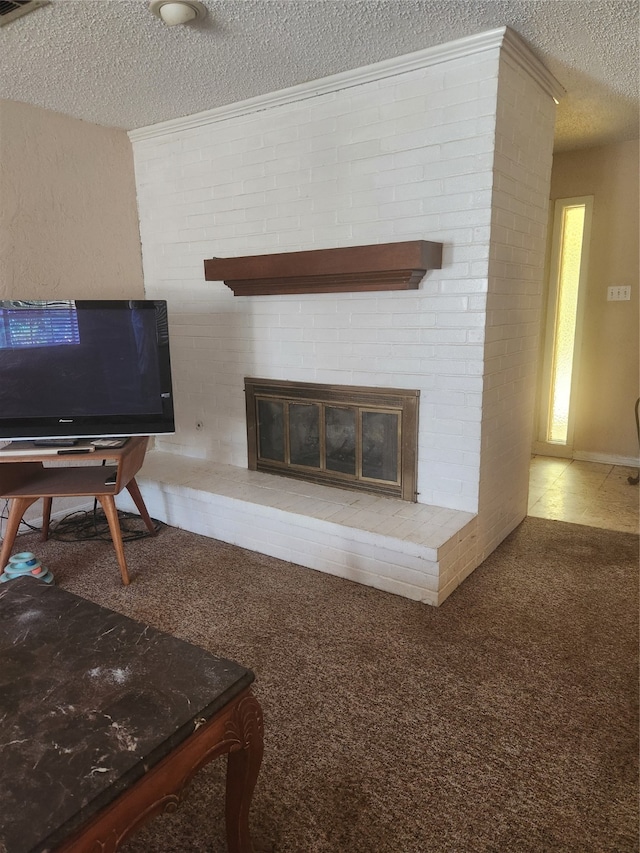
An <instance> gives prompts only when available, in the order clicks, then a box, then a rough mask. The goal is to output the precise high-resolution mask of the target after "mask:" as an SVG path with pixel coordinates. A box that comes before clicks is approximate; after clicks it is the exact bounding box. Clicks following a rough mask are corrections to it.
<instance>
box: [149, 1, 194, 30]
mask: <svg viewBox="0 0 640 853" xmlns="http://www.w3.org/2000/svg"><path fill="white" fill-rule="evenodd" d="M149 8H150V9H151V11H152V12H153V14H154V15H157V16H158V18H161V19H162V20H163V21H164V22H165V24H166V25H167V26H168V27H175V26H176V24H188V23H189V21H194V20H196V19H198V18H204V17H205V15H206V14H207V10H206V7H205V6H203V4H202V3H199V2H198V0H151V3H149Z"/></svg>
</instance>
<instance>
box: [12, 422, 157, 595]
mask: <svg viewBox="0 0 640 853" xmlns="http://www.w3.org/2000/svg"><path fill="white" fill-rule="evenodd" d="M148 441H149V439H148V437H147V436H135V437H133V438H130V439H129V440H128V441H127V442H126V444H125V445H124V446H123V447H115V448H97V447H96V448H92V452H91V453H90V454H89V458H88V459H87V458H86V457H83V458H82V461H83V462H85V463H86V462H90V463H91V464H89V465H87V464H77V463H76V462H75V458H74V457H75V456H76V454H75V453H72V454H70V455H69V456H65V459H64V462H65V464H64V465H57V464H56V462H57V460H56V458H55V456H54V457H52V456H51V451H50V450H48V449H47V448H42V453H41V458H38V455H37V454H34V453H33V452H30V453H27V454H20V453H17V454H13V453H11V452H7V451H8V450H9V448H5V449H4V450H3V451H2V453H0V463H1V464H0V498H6V499H8V500H10V502H11V505H10V509H9V517H8V519H7V526H6V530H5V534H4V539H3V540H2V548H1V549H0V571H2V569H4V567H5V566H6V565H7V563H8V562H9V557H10V556H11V550H12V548H13V544H14V541H15V538H16V535H17V533H18V529H19V527H20V522H21V521H22V517H23V515H24V513H25V512H26V511H27V509H28V508H29V507H30V506H31V505H32V504H34V503H35V502H36V501H37V500H40V498H42V499H43V501H44V507H43V511H42V537H41V538H42V540H43V541H46V539H47V538H48V535H49V520H50V516H51V504H52V501H53V498H61V497H82V496H87V497H95V498H97V500H98V501H99V502H100V504H101V505H102V508H103V509H104V514H105V516H106V518H107V522H108V523H109V531H110V533H111V539H112V540H113V547H114V549H115V552H116V557H117V559H118V565H119V566H120V575H121V577H122V583H123V584H124V585H125V586H128V585H129V583H130V578H129V570H128V567H127V561H126V558H125V553H124V544H123V542H122V531H121V530H120V522H119V520H118V510H117V508H116V503H115V496H116V495H118V494H119V493H120V492H121V491H122V490H123V489H125V488H126V490H127V491H128V492H129V494H130V495H131V497H132V499H133V502H134V503H135V505H136V507H137V509H138V512H139V513H140V516H141V518H142V520H143V521H144V523H145V525H146V527H147V530H148V531H149V533H151V535H152V536H155V535H156V532H157V531H156V528H155V525H154V523H153V521H152V520H151V517H150V516H149V513H148V512H147V508H146V506H145V503H144V500H143V499H142V495H141V494H140V489H139V488H138V484H137V483H136V479H135V477H136V474H137V473H138V471H139V470H140V468H142V464H143V462H144V457H145V453H146V451H147V444H148ZM58 455H60V454H58ZM60 461H62V460H60ZM79 462H80V460H78V463H79ZM44 463H47V464H46V465H45V464H44ZM95 463H100V464H95Z"/></svg>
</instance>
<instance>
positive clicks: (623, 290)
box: [607, 284, 631, 302]
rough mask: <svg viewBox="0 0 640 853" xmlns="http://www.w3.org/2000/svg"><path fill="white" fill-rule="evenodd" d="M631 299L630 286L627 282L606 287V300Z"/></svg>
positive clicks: (620, 300) (622, 300) (621, 300)
mask: <svg viewBox="0 0 640 853" xmlns="http://www.w3.org/2000/svg"><path fill="white" fill-rule="evenodd" d="M627 299H631V286H630V285H628V284H615V285H614V286H613V287H608V288H607V302H624V301H626V300H627Z"/></svg>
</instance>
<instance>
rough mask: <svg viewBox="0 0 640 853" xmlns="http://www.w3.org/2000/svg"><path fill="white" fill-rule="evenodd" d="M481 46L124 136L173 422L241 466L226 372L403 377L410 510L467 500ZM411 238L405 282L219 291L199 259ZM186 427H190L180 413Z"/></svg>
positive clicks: (363, 380) (484, 62)
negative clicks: (235, 112)
mask: <svg viewBox="0 0 640 853" xmlns="http://www.w3.org/2000/svg"><path fill="white" fill-rule="evenodd" d="M498 62H499V51H498V50H495V51H494V52H488V53H483V54H480V55H476V56H470V57H467V58H458V59H455V60H453V61H449V62H445V63H441V64H438V65H434V66H431V67H427V68H423V69H420V70H417V71H411V72H408V73H405V74H399V75H397V76H394V77H390V78H385V79H383V80H381V81H375V82H371V83H365V84H363V85H360V86H355V87H351V88H345V89H344V90H341V91H336V92H332V93H329V94H324V95H321V96H318V97H316V98H308V99H306V100H304V101H301V102H299V103H293V104H288V105H283V106H279V107H275V108H272V109H267V110H263V111H260V112H255V113H250V114H247V115H242V116H236V117H232V118H229V119H227V120H221V121H216V122H214V123H212V124H209V125H206V126H201V127H197V128H192V129H188V130H184V131H181V132H172V133H170V134H167V136H163V137H155V138H150V139H143V140H139V141H137V142H135V143H134V154H135V164H136V174H137V181H138V192H139V210H140V222H141V238H142V246H143V257H144V271H145V282H146V292H147V296H148V297H149V298H166V299H167V300H168V301H169V311H170V324H171V340H172V362H173V372H174V381H175V392H176V408H177V424H178V428H177V432H176V435H175V436H172V437H168V438H164V439H162V440H159V442H158V444H159V446H161V447H162V448H164V449H167V450H172V451H174V452H178V453H183V454H186V455H190V456H195V457H201V458H206V459H212V460H215V461H220V462H228V463H231V464H234V465H240V466H244V465H245V464H246V439H245V430H244V397H243V377H244V376H245V375H254V376H265V377H270V378H277V379H282V378H288V379H295V380H301V381H314V382H335V383H340V384H349V383H356V384H363V385H390V386H398V387H405V388H418V389H419V390H420V391H421V393H422V397H421V403H420V420H419V423H420V432H419V464H418V488H419V491H420V498H419V500H420V501H421V502H424V503H430V504H436V505H441V506H445V507H452V508H456V509H461V510H467V511H475V510H477V496H478V483H479V472H480V445H479V440H478V431H477V429H476V427H479V423H480V417H481V398H480V392H481V387H482V386H481V377H482V374H483V348H482V345H483V340H482V338H483V334H482V330H483V328H484V324H485V292H486V286H487V266H488V259H489V234H490V223H491V191H492V185H493V177H492V165H493V158H492V147H493V136H494V129H495V119H496V91H497V74H498ZM411 239H427V240H435V241H440V242H442V243H443V244H444V261H443V269H442V270H440V271H432V272H430V273H428V275H427V276H426V278H425V280H424V281H423V282H422V284H421V286H420V290H418V291H410V292H402V293H376V294H337V295H331V294H321V295H305V296H301V297H300V296H267V297H251V298H243V297H233V295H232V293H231V291H230V290H228V288H226V287H225V286H224V285H223V284H222V283H217V282H210V283H207V282H204V281H203V260H204V259H205V258H209V257H214V256H219V257H231V256H235V255H245V254H261V253H267V252H279V251H298V250H304V249H314V248H324V247H334V246H347V245H358V244H367V243H377V242H390V241H397V240H411ZM199 421H200V422H202V423H203V424H204V429H202V430H200V431H198V430H196V427H195V424H196V422H199Z"/></svg>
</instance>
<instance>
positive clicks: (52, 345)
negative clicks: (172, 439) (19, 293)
mask: <svg viewBox="0 0 640 853" xmlns="http://www.w3.org/2000/svg"><path fill="white" fill-rule="evenodd" d="M173 431H174V417H173V395H172V387H171V365H170V358H169V330H168V323H167V304H166V302H165V301H164V300H153V301H152V300H58V301H53V300H51V301H43V300H0V439H12V440H18V439H37V438H64V437H74V438H97V437H105V436H126V435H157V434H160V433H168V432H173Z"/></svg>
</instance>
